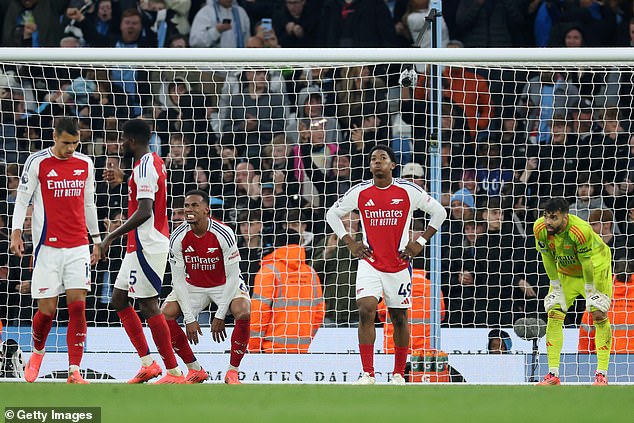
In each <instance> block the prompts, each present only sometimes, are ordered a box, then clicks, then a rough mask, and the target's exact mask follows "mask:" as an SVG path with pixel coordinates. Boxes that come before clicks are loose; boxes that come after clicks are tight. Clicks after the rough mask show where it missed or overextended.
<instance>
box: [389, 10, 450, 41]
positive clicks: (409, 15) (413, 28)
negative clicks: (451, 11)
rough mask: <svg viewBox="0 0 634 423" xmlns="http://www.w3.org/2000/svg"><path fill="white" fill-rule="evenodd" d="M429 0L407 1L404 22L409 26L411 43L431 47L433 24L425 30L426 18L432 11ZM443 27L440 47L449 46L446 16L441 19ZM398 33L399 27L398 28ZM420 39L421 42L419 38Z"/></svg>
mask: <svg viewBox="0 0 634 423" xmlns="http://www.w3.org/2000/svg"><path fill="white" fill-rule="evenodd" d="M430 9H431V8H430V7H429V0H409V2H408V3H407V12H405V14H404V15H403V18H402V22H403V23H404V24H405V28H407V38H408V39H409V40H410V45H413V46H414V47H423V48H430V47H432V45H431V39H432V32H433V26H432V25H428V27H427V28H428V29H427V31H426V32H423V28H424V27H425V18H426V17H427V15H429V11H430ZM439 22H440V27H441V32H442V33H441V40H442V44H441V45H440V46H439V47H447V43H448V42H449V40H450V38H449V29H448V28H447V24H446V23H445V18H444V16H441V17H440V19H439ZM397 33H398V29H397ZM419 39H420V43H419V41H418V40H419Z"/></svg>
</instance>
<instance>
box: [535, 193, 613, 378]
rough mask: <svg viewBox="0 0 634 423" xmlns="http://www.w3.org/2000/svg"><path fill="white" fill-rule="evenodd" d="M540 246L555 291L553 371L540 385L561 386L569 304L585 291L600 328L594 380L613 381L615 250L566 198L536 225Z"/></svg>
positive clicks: (551, 295) (548, 302)
mask: <svg viewBox="0 0 634 423" xmlns="http://www.w3.org/2000/svg"><path fill="white" fill-rule="evenodd" d="M533 233H534V234H535V241H536V245H537V250H538V251H539V252H540V253H541V256H542V260H543V262H544V267H545V268H546V273H547V274H548V277H549V279H550V290H549V292H548V295H546V298H544V308H545V309H546V312H547V313H548V325H547V327H546V348H547V352H548V368H549V373H548V375H546V377H545V378H544V380H542V381H541V382H539V383H538V385H559V384H560V380H559V364H560V361H559V360H560V353H561V348H562V345H563V340H564V335H563V324H564V318H565V317H566V312H567V311H568V307H570V306H571V305H572V303H573V302H574V301H575V298H577V297H578V296H579V295H580V294H581V295H583V297H584V298H585V299H586V306H587V308H588V310H590V312H591V313H592V318H593V320H594V327H595V329H596V347H597V360H598V365H597V371H596V373H595V377H594V385H607V384H608V379H607V370H608V362H609V360H610V349H611V347H612V329H611V327H610V321H609V319H608V315H607V311H608V309H609V308H610V305H611V303H612V299H611V297H612V253H611V252H610V248H609V247H608V246H607V245H606V244H605V243H604V242H603V240H601V237H600V236H599V235H597V234H596V233H595V232H594V231H593V230H592V227H591V226H590V224H588V223H587V222H586V221H585V220H583V219H581V218H579V217H577V216H575V215H572V214H568V203H567V202H566V200H564V199H563V198H552V199H550V200H548V201H547V202H546V204H545V206H544V215H543V217H540V218H539V219H537V221H536V222H535V225H534V226H533Z"/></svg>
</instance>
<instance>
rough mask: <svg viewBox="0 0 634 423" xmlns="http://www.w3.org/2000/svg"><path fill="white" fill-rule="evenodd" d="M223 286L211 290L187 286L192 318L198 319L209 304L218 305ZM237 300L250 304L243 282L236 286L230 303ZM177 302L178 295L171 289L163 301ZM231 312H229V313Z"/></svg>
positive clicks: (247, 290) (247, 291)
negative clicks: (240, 299) (243, 300)
mask: <svg viewBox="0 0 634 423" xmlns="http://www.w3.org/2000/svg"><path fill="white" fill-rule="evenodd" d="M224 289H225V286H224V285H220V286H214V287H212V288H201V287H200V286H195V285H191V284H189V283H188V284H187V292H188V294H189V303H190V305H191V307H192V313H194V316H195V317H196V318H198V314H199V313H200V312H201V311H203V310H205V309H206V308H207V307H209V305H210V304H211V303H214V304H216V305H220V303H221V301H222V300H223V298H222V293H223V292H224ZM237 298H244V299H245V300H247V301H249V302H251V297H249V289H248V288H247V285H246V284H245V283H244V282H240V283H239V284H238V289H236V292H235V294H234V295H233V298H231V301H233V300H235V299H237ZM174 301H179V300H178V295H176V290H175V289H172V292H170V294H169V295H168V296H167V298H166V299H165V302H166V303H171V302H174ZM230 312H231V310H229V313H230Z"/></svg>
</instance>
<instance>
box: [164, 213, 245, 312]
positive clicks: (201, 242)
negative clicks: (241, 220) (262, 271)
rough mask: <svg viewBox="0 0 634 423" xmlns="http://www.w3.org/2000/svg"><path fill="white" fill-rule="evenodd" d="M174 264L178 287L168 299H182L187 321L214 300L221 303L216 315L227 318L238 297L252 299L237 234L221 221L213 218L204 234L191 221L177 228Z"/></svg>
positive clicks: (172, 241)
mask: <svg viewBox="0 0 634 423" xmlns="http://www.w3.org/2000/svg"><path fill="white" fill-rule="evenodd" d="M170 265H171V268H172V284H173V286H174V289H173V290H172V292H171V293H170V294H169V296H168V297H167V299H166V300H165V301H167V302H170V301H178V304H179V305H180V308H181V310H182V312H183V317H184V320H185V323H191V322H194V321H196V318H197V317H198V313H200V312H201V311H202V310H203V309H205V308H207V306H209V304H210V303H211V302H213V303H215V304H216V305H217V306H218V311H217V312H216V315H215V317H216V318H218V319H224V318H225V316H226V314H227V311H228V309H229V305H230V304H231V301H232V300H233V299H234V298H245V299H247V300H249V290H248V288H247V286H246V284H245V283H244V281H243V280H242V277H241V275H240V253H239V252H238V247H237V244H236V236H235V234H234V232H233V230H232V229H231V228H230V227H229V226H227V225H225V224H223V223H222V222H220V221H218V220H214V219H209V222H208V225H207V232H205V235H203V236H202V237H198V236H196V234H195V233H194V232H193V231H192V230H191V227H190V225H189V224H188V223H183V224H182V225H181V226H179V227H178V228H177V229H176V230H174V232H173V233H172V236H171V237H170Z"/></svg>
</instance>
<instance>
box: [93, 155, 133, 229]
mask: <svg viewBox="0 0 634 423" xmlns="http://www.w3.org/2000/svg"><path fill="white" fill-rule="evenodd" d="M102 163H103V162H102ZM103 166H104V167H102V168H101V169H102V172H103V173H102V179H101V180H99V179H97V189H96V195H97V196H96V201H95V203H96V205H97V217H99V221H100V222H102V221H105V219H107V218H109V219H113V216H112V215H109V214H108V213H109V211H111V210H118V209H127V207H128V184H127V182H126V180H125V174H124V173H123V171H122V170H121V159H120V158H119V157H118V156H117V155H113V156H108V157H106V160H105V163H104V164H103ZM96 168H97V167H96ZM101 230H102V232H105V227H104V226H103V225H101ZM108 233H109V232H108Z"/></svg>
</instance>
